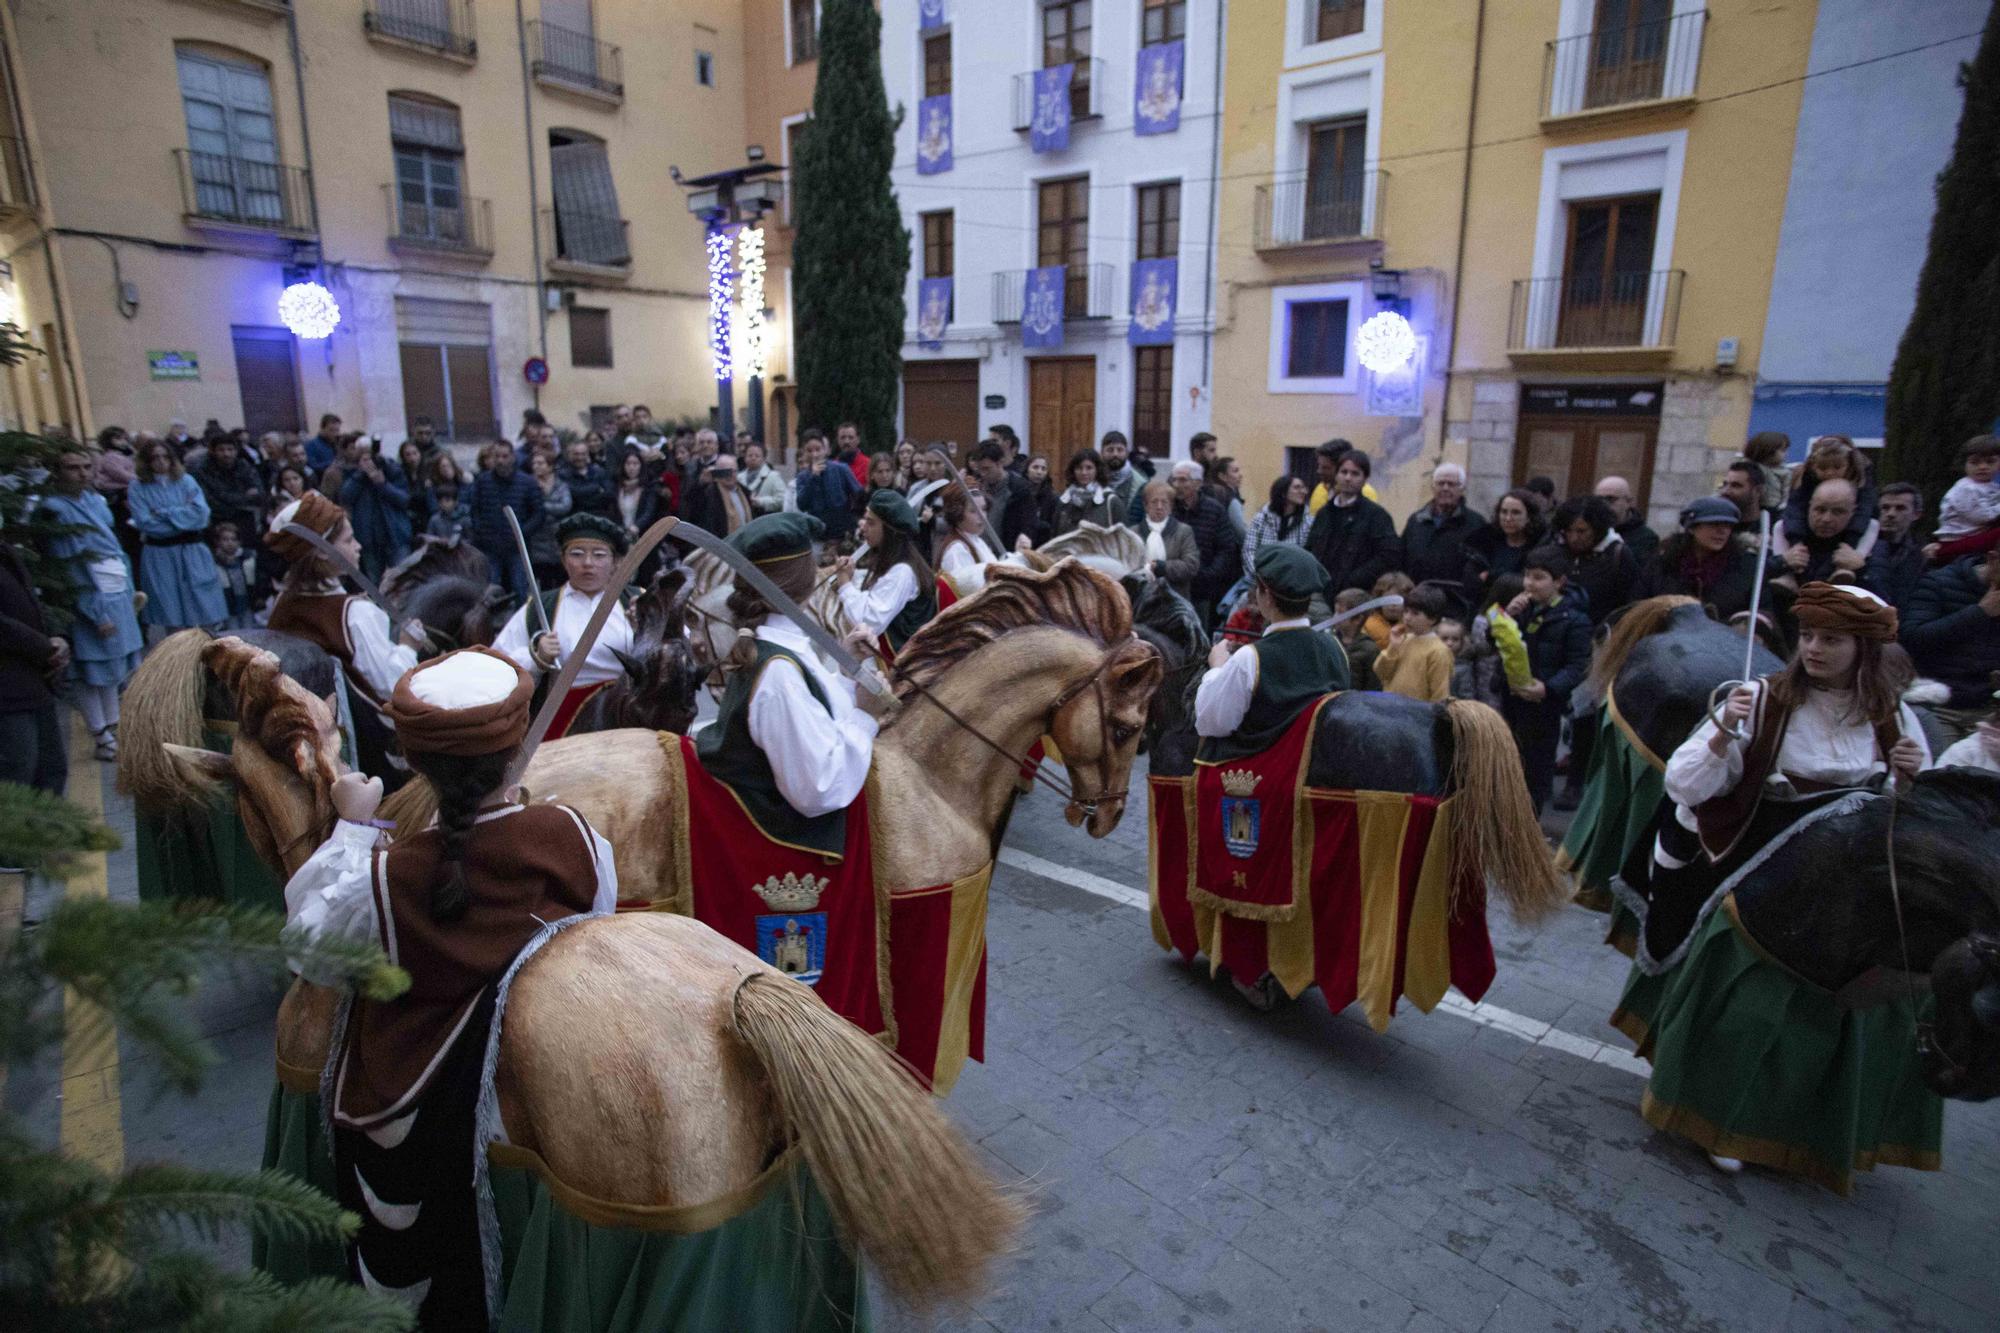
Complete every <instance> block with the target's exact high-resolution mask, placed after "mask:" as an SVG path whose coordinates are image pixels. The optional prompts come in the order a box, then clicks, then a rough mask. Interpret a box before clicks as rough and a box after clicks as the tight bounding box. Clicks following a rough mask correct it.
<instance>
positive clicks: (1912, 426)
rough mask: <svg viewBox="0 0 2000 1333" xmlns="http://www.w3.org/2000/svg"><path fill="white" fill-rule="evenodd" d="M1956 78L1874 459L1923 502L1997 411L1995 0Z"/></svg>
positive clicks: (1999, 219)
mask: <svg viewBox="0 0 2000 1333" xmlns="http://www.w3.org/2000/svg"><path fill="white" fill-rule="evenodd" d="M1958 82H1959V86H1960V87H1961V88H1963V89H1964V90H1965V108H1964V110H1963V111H1961V112H1960V114H1959V119H1958V138H1957V141H1956V142H1955V143H1954V144H1953V146H1952V153H1951V160H1950V161H1949V162H1947V163H1946V164H1945V169H1944V170H1943V171H1942V172H1941V173H1939V175H1938V181H1937V212H1936V213H1935V214H1934V215H1933V216H1932V218H1931V238H1930V246H1929V249H1928V251H1927V252H1926V254H1925V256H1924V268H1923V273H1922V275H1921V276H1920V277H1919V278H1918V279H1917V306H1916V310H1915V311H1914V312H1912V314H1911V315H1910V324H1909V327H1908V328H1906V329H1905V330H1904V331H1903V341H1902V343H1901V345H1900V346H1898V347H1897V349H1896V365H1895V368H1894V369H1893V370H1892V371H1891V372H1890V374H1889V401H1888V405H1887V428H1888V434H1887V439H1886V440H1885V441H1884V449H1883V459H1882V462H1883V470H1884V471H1885V472H1887V473H1888V474H1889V475H1890V476H1893V477H1898V478H1901V479H1903V480H1906V481H1911V482H1914V483H1916V484H1917V485H1918V486H1920V487H1922V488H1923V491H1924V493H1925V495H1926V497H1927V498H1928V499H1929V500H1930V501H1931V503H1932V505H1933V506H1935V504H1936V503H1937V500H1938V498H1939V497H1940V496H1941V495H1943V493H1944V491H1945V490H1946V489H1947V488H1948V487H1949V486H1950V485H1951V484H1952V482H1953V481H1955V480H1956V479H1957V478H1958V477H1959V476H1960V475H1961V472H1960V468H1959V464H1958V457H1957V455H1958V449H1959V446H1960V445H1962V444H1964V443H1965V441H1966V440H1967V439H1969V438H1970V437H1972V436H1974V435H1977V434H1980V433H1981V432H1983V431H1988V430H1991V429H1992V428H1993V423H1994V420H1995V418H1996V417H2000V0H1995V4H1994V6H1993V9H1992V11H1991V12H1990V13H1989V14H1988V15H1987V18H1986V33H1985V36H1984V37H1983V38H1981V40H1980V43H1979V50H1978V52H1977V53H1976V54H1975V55H1974V56H1973V58H1972V60H1971V62H1970V63H1969V64H1966V65H1963V66H1961V67H1960V69H1959V76H1958Z"/></svg>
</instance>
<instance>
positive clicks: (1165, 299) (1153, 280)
mask: <svg viewBox="0 0 2000 1333" xmlns="http://www.w3.org/2000/svg"><path fill="white" fill-rule="evenodd" d="M1173 318H1174V305H1173V292H1172V289H1170V288H1169V287H1168V286H1167V280H1166V278H1165V277H1164V276H1162V275H1161V273H1160V271H1159V270H1158V269H1154V270H1152V271H1151V272H1149V273H1147V274H1146V285H1145V286H1144V287H1141V288H1140V289H1139V301H1138V304H1137V305H1135V306H1134V307H1133V308H1132V322H1133V323H1134V324H1137V325H1138V326H1139V327H1140V328H1141V329H1143V330H1145V331H1146V332H1147V333H1152V332H1154V331H1156V330H1158V329H1161V328H1164V327H1165V326H1166V325H1168V324H1170V323H1172V322H1173Z"/></svg>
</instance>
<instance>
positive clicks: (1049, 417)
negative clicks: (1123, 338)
mask: <svg viewBox="0 0 2000 1333" xmlns="http://www.w3.org/2000/svg"><path fill="white" fill-rule="evenodd" d="M1096 443H1097V358H1096V357H1094V356H1048V357H1037V358H1035V359H1034V360H1032V361H1030V362H1028V452H1029V453H1030V454H1040V455H1041V456H1042V457H1043V458H1046V459H1048V460H1049V473H1050V476H1051V477H1052V478H1054V479H1056V480H1057V481H1058V482H1059V481H1060V480H1061V478H1062V476H1063V469H1064V468H1065V467H1066V466H1068V464H1069V460H1070V457H1071V456H1072V455H1073V454H1075V453H1077V452H1078V451H1079V450H1082V449H1088V448H1091V447H1093V446H1094V445H1095V444H1096Z"/></svg>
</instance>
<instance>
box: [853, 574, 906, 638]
mask: <svg viewBox="0 0 2000 1333" xmlns="http://www.w3.org/2000/svg"><path fill="white" fill-rule="evenodd" d="M916 595H917V576H916V574H915V573H913V572H912V571H911V569H910V567H909V566H908V565H905V564H900V563H899V564H897V565H896V566H895V567H894V568H892V569H891V570H889V572H888V573H886V574H884V575H883V576H882V577H881V578H880V579H877V580H876V582H875V586H874V587H872V588H870V589H868V590H867V591H866V592H864V591H862V588H861V582H860V576H859V575H858V574H857V575H856V576H855V577H854V578H853V579H851V580H849V581H848V582H846V583H843V584H841V585H840V609H841V610H843V611H845V612H847V618H848V619H849V620H851V621H853V622H854V627H855V628H856V629H865V630H867V631H868V634H869V636H870V637H871V638H872V637H874V636H876V635H878V634H881V633H882V632H883V631H885V630H887V629H888V628H889V622H890V621H892V620H894V619H895V618H896V617H897V616H899V615H901V614H902V613H903V608H904V607H906V606H908V605H909V604H910V602H911V600H912V599H913V598H915V597H916Z"/></svg>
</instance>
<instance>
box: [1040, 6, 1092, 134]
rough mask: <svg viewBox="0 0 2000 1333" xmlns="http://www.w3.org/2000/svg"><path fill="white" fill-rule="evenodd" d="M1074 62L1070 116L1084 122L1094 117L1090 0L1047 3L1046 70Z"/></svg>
mask: <svg viewBox="0 0 2000 1333" xmlns="http://www.w3.org/2000/svg"><path fill="white" fill-rule="evenodd" d="M1072 62H1074V63H1075V65H1076V75H1075V77H1074V78H1073V79H1072V80H1071V82H1070V86H1069V114H1070V118H1071V119H1073V120H1081V119H1083V117H1085V116H1087V115H1089V114H1090V0H1043V4H1042V68H1043V69H1054V68H1055V67H1056V66H1057V65H1067V64H1070V63H1072Z"/></svg>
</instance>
